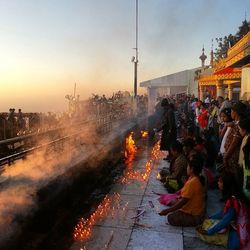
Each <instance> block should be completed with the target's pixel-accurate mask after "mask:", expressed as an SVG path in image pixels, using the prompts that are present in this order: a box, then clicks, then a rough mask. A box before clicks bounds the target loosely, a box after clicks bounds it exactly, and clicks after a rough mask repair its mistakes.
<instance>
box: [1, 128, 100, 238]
mask: <svg viewBox="0 0 250 250" xmlns="http://www.w3.org/2000/svg"><path fill="white" fill-rule="evenodd" d="M76 132H79V134H77V136H74V137H72V139H71V140H68V141H65V142H64V143H63V144H60V143H59V145H58V146H57V147H51V146H47V147H44V148H42V149H41V150H38V151H35V152H34V153H32V154H30V155H28V156H27V158H26V159H24V160H18V161H16V162H15V163H14V164H13V165H11V166H9V167H7V168H6V170H5V172H4V173H3V174H2V176H1V178H2V179H6V181H5V182H4V183H1V187H0V235H1V236H0V241H2V240H3V239H7V238H8V237H10V236H11V235H12V234H14V233H15V230H18V229H19V228H18V226H17V225H18V220H20V218H21V219H22V220H25V216H27V215H29V214H30V213H33V212H34V211H36V209H37V192H38V191H39V190H40V189H42V188H43V187H45V186H46V185H48V184H49V183H50V182H51V181H53V180H54V179H55V178H57V177H58V176H60V175H63V174H64V173H66V172H67V171H68V170H70V169H72V168H73V167H74V166H76V165H77V164H78V165H79V163H81V162H83V161H84V159H86V157H89V156H90V155H91V154H94V153H95V155H96V150H97V149H96V145H98V138H99V136H98V135H97V134H96V132H95V127H94V126H93V125H88V126H86V125H82V126H81V127H78V128H77V131H76V130H75V129H73V128H69V129H65V130H64V131H63V132H62V133H61V135H60V136H66V135H70V134H74V133H76ZM49 141H50V139H49V138H47V139H43V140H42V141H39V144H41V143H43V144H46V143H48V142H49ZM98 157H99V159H101V158H103V157H105V155H103V154H101V153H99V154H98ZM98 157H97V158H98ZM97 158H96V159H95V161H98V160H99V159H97ZM81 166H82V167H84V164H82V165H81ZM65 176H67V178H70V177H68V175H64V178H65ZM65 181H67V180H65Z"/></svg>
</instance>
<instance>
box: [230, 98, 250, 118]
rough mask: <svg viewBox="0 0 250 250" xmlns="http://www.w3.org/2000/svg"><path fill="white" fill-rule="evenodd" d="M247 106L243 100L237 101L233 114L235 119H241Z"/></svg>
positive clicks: (233, 107)
mask: <svg viewBox="0 0 250 250" xmlns="http://www.w3.org/2000/svg"><path fill="white" fill-rule="evenodd" d="M246 109H247V106H246V105H245V104H244V103H242V102H236V103H235V104H234V105H233V106H232V110H231V116H232V118H233V119H234V120H235V121H239V120H240V118H241V117H243V116H244V114H245V112H246Z"/></svg>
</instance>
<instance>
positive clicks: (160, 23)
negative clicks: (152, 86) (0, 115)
mask: <svg viewBox="0 0 250 250" xmlns="http://www.w3.org/2000/svg"><path fill="white" fill-rule="evenodd" d="M138 1H139V22H138V51H139V63H138V83H139V82H142V81H145V80H150V79H153V78H156V77H160V76H163V75H167V74H171V73H175V72H178V71H182V70H185V69H191V68H194V67H198V66H200V60H199V56H200V55H201V49H202V46H203V45H204V47H205V53H206V54H207V56H208V57H209V52H210V49H211V40H212V39H215V38H216V37H223V36H225V35H228V34H230V33H232V34H235V33H236V31H237V28H238V26H239V25H240V24H241V23H242V21H243V20H244V19H245V16H246V18H247V20H249V19H250V1H249V0H237V1H236V0H188V1H187V0H138ZM135 2H136V0H40V1H39V0H0V112H7V111H8V110H9V108H16V109H18V108H22V110H23V112H48V111H51V112H58V111H65V110H67V100H66V99H65V95H67V94H71V95H72V94H73V91H74V85H75V84H76V94H78V95H80V98H81V99H87V98H89V97H91V95H92V93H94V94H99V95H102V94H106V95H107V96H110V95H112V93H113V92H116V91H119V90H121V91H129V92H132V91H133V79H134V75H133V74H134V64H133V63H132V62H131V58H132V56H134V55H135V50H134V49H133V48H135ZM214 47H216V42H214ZM207 63H208V60H207ZM138 85H139V84H138ZM138 92H139V94H141V93H144V92H145V90H144V89H142V88H140V87H139V88H138Z"/></svg>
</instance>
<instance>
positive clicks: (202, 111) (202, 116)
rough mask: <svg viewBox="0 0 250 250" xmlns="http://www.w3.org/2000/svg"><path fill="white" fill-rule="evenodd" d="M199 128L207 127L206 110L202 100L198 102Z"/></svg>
mask: <svg viewBox="0 0 250 250" xmlns="http://www.w3.org/2000/svg"><path fill="white" fill-rule="evenodd" d="M198 122H199V126H200V129H201V130H202V131H203V130H204V129H207V127H208V110H207V108H206V106H205V104H204V103H203V102H201V104H200V112H199V115H198Z"/></svg>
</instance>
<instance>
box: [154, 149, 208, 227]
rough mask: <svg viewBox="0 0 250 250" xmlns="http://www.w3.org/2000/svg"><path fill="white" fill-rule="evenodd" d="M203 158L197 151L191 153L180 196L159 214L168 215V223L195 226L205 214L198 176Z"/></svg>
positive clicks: (199, 177) (202, 189)
mask: <svg viewBox="0 0 250 250" xmlns="http://www.w3.org/2000/svg"><path fill="white" fill-rule="evenodd" d="M202 167H203V158H202V156H201V155H200V154H199V153H196V154H194V155H192V157H191V159H190V161H189V162H188V166H187V174H188V176H189V178H188V180H187V182H186V183H185V184H184V186H183V188H182V189H181V191H180V198H179V199H178V200H177V202H176V203H175V204H173V205H172V206H171V207H169V208H167V209H164V210H162V211H161V212H160V213H159V215H168V223H169V224H170V225H173V226H197V225H199V224H201V223H202V221H203V219H204V215H205V191H204V187H203V186H204V179H203V178H202V177H201V176H200V174H201V171H202Z"/></svg>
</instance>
